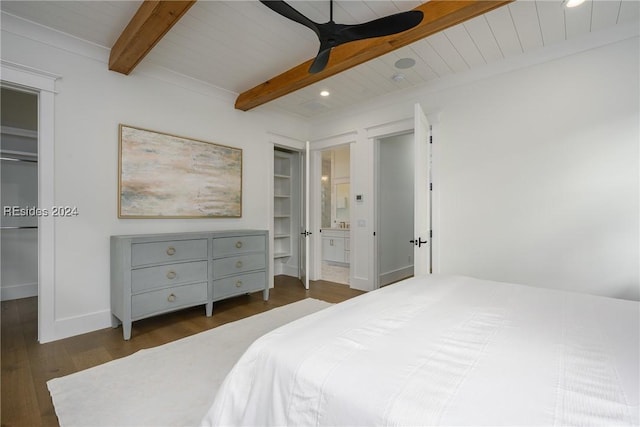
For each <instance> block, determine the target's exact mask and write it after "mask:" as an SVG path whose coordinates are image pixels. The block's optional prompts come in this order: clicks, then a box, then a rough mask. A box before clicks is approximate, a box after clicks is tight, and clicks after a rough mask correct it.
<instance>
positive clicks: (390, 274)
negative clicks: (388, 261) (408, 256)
mask: <svg viewBox="0 0 640 427" xmlns="http://www.w3.org/2000/svg"><path fill="white" fill-rule="evenodd" d="M409 276H413V265H408V266H406V267H402V268H398V269H397V270H392V271H387V272H386V273H382V274H380V286H384V285H388V284H390V283H393V282H397V281H398V280H402V279H404V278H406V277H409Z"/></svg>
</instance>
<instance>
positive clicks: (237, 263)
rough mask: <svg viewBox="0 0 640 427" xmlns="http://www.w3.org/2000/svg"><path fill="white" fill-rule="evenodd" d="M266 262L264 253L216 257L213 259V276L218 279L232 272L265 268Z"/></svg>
mask: <svg viewBox="0 0 640 427" xmlns="http://www.w3.org/2000/svg"><path fill="white" fill-rule="evenodd" d="M266 264H267V262H266V260H265V256H264V254H263V253H262V254H248V255H239V256H233V257H228V258H219V259H215V260H213V278H214V279H218V278H220V277H224V276H229V275H231V274H238V273H244V272H245V271H252V270H260V269H264V268H265V267H266Z"/></svg>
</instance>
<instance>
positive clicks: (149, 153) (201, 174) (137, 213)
mask: <svg viewBox="0 0 640 427" xmlns="http://www.w3.org/2000/svg"><path fill="white" fill-rule="evenodd" d="M119 130H120V138H119V140H120V141H119V162H118V163H119V164H118V169H119V179H118V193H119V199H118V217H119V218H239V217H241V216H242V149H240V148H234V147H228V146H225V145H219V144H214V143H211V142H205V141H199V140H195V139H191V138H185V137H180V136H175V135H169V134H165V133H159V132H154V131H150V130H146V129H140V128H136V127H132V126H127V125H123V124H121V125H120V129H119Z"/></svg>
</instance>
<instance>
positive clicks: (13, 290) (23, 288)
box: [0, 283, 38, 301]
mask: <svg viewBox="0 0 640 427" xmlns="http://www.w3.org/2000/svg"><path fill="white" fill-rule="evenodd" d="M37 296H38V284H37V283H23V284H20V285H11V286H3V287H2V289H1V292H0V300H2V301H9V300H12V299H20V298H29V297H37Z"/></svg>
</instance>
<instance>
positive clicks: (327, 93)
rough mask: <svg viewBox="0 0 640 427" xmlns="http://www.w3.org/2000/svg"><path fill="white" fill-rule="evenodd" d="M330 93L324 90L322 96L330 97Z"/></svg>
mask: <svg viewBox="0 0 640 427" xmlns="http://www.w3.org/2000/svg"><path fill="white" fill-rule="evenodd" d="M329 95H330V93H329V91H328V90H323V91H322V92H320V96H329Z"/></svg>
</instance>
